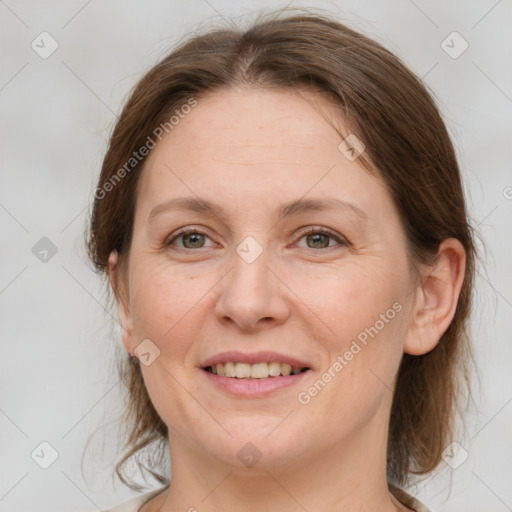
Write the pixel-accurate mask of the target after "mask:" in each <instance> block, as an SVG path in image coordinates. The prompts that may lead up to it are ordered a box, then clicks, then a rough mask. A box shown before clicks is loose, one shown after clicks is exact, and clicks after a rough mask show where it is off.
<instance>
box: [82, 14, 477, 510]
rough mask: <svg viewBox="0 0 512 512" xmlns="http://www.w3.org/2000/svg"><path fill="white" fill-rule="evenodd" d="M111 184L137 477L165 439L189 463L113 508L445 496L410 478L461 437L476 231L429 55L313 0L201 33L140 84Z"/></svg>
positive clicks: (113, 274) (406, 502) (115, 146)
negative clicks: (311, 10) (331, 15)
mask: <svg viewBox="0 0 512 512" xmlns="http://www.w3.org/2000/svg"><path fill="white" fill-rule="evenodd" d="M94 195H95V201H94V208H93V212H92V218H91V223H90V232H89V235H88V236H89V238H88V246H89V253H90V257H91V259H92V261H93V262H94V265H95V266H96V268H97V269H98V270H99V271H101V272H103V273H104V274H105V276H108V278H109V281H108V282H109V283H110V286H111V288H112V290H113V292H114V296H115V299H116V301H117V305H118V311H119V318H120V323H121V326H122V329H121V335H122V342H123V345H124V347H125V348H126V351H127V354H128V355H129V356H128V357H127V362H126V368H124V369H123V371H122V377H123V379H124V382H125V383H126V384H127V387H128V395H129V404H128V409H127V413H126V422H127V425H128V427H129V429H130V436H129V438H128V440H127V443H126V448H127V451H126V453H125V454H124V456H123V458H122V459H121V460H120V462H119V463H118V465H117V466H116V471H117V473H118V475H119V476H120V478H121V479H122V481H123V482H124V483H126V484H127V485H129V486H130V487H132V488H136V486H135V484H133V483H131V482H129V481H128V480H127V478H126V473H125V471H126V463H127V462H128V461H129V460H131V458H132V457H134V456H137V455H138V454H140V453H141V450H142V449H143V448H147V447H148V446H150V445H151V444H152V443H156V444H157V445H158V446H159V447H160V449H161V451H160V452H157V451H155V454H154V458H153V459H150V460H149V462H148V464H147V466H146V469H147V470H148V471H150V472H151V473H152V474H153V475H155V476H157V478H158V479H159V481H160V482H162V483H164V484H168V482H169V475H168V474H165V469H163V468H162V467H161V462H162V457H163V455H164V454H165V451H167V453H168V454H169V456H170V463H171V469H172V479H171V481H170V485H165V486H164V487H162V488H161V489H157V490H156V491H152V492H150V493H146V494H144V495H142V496H140V497H138V498H136V499H133V500H131V501H130V502H128V503H125V504H123V505H121V506H119V507H117V508H114V509H112V510H114V511H118V512H119V511H135V510H140V511H142V512H155V511H161V512H171V511H173V512H174V511H178V510H179V511H184V510H189V511H193V510H200V511H212V512H213V511H221V510H222V511H231V510H238V511H239V510H244V511H253V510H254V511H256V510H266V511H273V510H276V511H277V510H279V511H282V510H287V511H292V510H309V511H313V510H314V511H324V510H325V511H333V510H379V511H382V512H388V511H389V512H391V511H395V510H415V511H417V512H420V511H426V510H428V509H427V508H426V507H425V506H424V505H422V504H421V503H419V501H418V500H416V499H415V498H413V497H412V496H410V495H409V494H407V493H406V492H405V491H404V490H402V489H401V488H402V487H405V486H406V485H407V484H408V482H410V478H411V476H412V475H413V474H427V473H429V472H431V471H432V470H433V469H434V468H436V467H437V466H438V465H439V463H440V462H441V459H442V453H443V451H444V450H445V449H446V448H447V447H448V446H449V445H450V443H451V442H452V441H453V419H454V414H455V411H456V408H455V406H456V404H457V401H456V399H457V393H456V390H458V389H459V388H457V387H456V385H457V382H458V380H459V377H460V376H463V377H464V376H465V377H467V374H466V364H467V361H468V358H469V356H470V350H469V344H468V340H467V339H466V338H465V336H464V328H465V324H466V321H467V317H468V314H469V310H470V298H471V286H472V279H473V268H474V246H473V241H472V236H471V229H470V227H469V224H468V221H467V215H466V209H465V203H464V197H463V192H462V187H461V178H460V171H459V168H458V164H457V160H456V157H455V153H454V149H453V146H452V143H451V141H450V138H449V136H448V134H447V131H446V128H445V125H444V123H443V121H442V119H441V117H440V115H439V112H438V109H437V107H436V106H435V103H434V101H433V100H432V98H431V96H430V95H429V93H428V92H427V91H426V89H425V87H424V86H423V85H422V84H421V82H420V81H419V80H418V78H417V77H416V76H415V75H414V74H413V73H412V72H411V71H409V70H408V69H407V68H406V67H405V66H404V65H403V64H402V63H401V62H400V61H399V60H398V59H397V58H396V57H395V56H394V55H392V54H391V53H390V52H389V51H387V50H386V49H384V48H383V47H382V46H380V45H379V44H378V43H376V42H374V41H372V40H370V39H368V38H367V37H365V36H363V35H361V34H359V33H357V32H354V31H353V30H351V29H349V28H348V27H346V26H344V25H342V24H340V23H339V22H337V21H334V20H331V19H326V18H324V17H320V16H316V15H312V14H306V15H297V16H292V15H273V16H269V17H268V18H267V19H263V20H260V21H259V22H258V23H256V24H254V25H253V26H252V27H251V28H250V29H249V30H247V31H240V32H238V31H236V30H231V29H221V30H215V31H211V32H209V33H206V34H204V35H198V36H195V37H193V38H191V39H190V40H188V41H186V42H185V43H184V44H182V45H181V46H180V47H179V48H178V49H176V50H174V51H173V52H172V53H171V54H170V55H168V56H167V57H166V58H165V59H164V60H162V61H161V62H160V63H158V64H157V65H156V66H155V67H153V68H152V69H151V70H150V71H149V72H148V73H147V74H146V76H144V77H143V78H142V80H140V82H139V83H138V84H137V86H136V88H135V89H134V91H133V93H132V94H131V97H130V98H129V100H128V102H127V104H126V105H125V107H124V109H123V111H122V113H121V116H120V117H119V120H118V121H117V125H116V127H115V130H114V132H113V134H112V137H111V141H110V146H109V149H108V151H107V154H106V156H105V159H104V163H103V167H102V171H101V176H100V178H99V182H98V187H97V188H96V191H95V194H94ZM466 380H467V379H466ZM457 392H458V391H457Z"/></svg>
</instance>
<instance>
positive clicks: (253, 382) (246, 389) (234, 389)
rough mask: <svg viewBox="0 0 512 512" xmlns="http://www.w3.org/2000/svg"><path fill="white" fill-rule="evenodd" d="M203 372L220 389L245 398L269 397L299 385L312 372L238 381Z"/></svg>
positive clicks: (233, 378)
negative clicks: (278, 391) (281, 390)
mask: <svg viewBox="0 0 512 512" xmlns="http://www.w3.org/2000/svg"><path fill="white" fill-rule="evenodd" d="M201 371H202V372H203V373H204V374H205V375H206V377H207V378H208V379H210V382H212V384H214V385H215V386H217V387H218V388H220V389H222V390H223V391H226V392H227V393H229V394H231V395H234V396H239V397H244V398H259V397H265V396H268V395H270V394H272V393H274V392H276V391H277V390H279V389H283V388H286V387H288V386H292V385H293V384H297V383H298V382H300V381H301V380H302V379H304V378H305V377H306V375H308V374H309V373H310V372H311V370H306V371H305V372H301V373H297V374H295V375H286V376H285V375H282V376H280V377H267V378H266V379H237V378H235V377H222V376H221V375H216V374H214V373H210V372H208V371H206V370H204V369H201Z"/></svg>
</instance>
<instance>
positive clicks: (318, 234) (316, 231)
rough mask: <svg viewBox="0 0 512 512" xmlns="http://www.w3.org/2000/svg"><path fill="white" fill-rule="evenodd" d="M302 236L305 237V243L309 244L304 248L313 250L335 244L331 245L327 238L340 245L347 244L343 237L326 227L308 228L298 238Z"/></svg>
mask: <svg viewBox="0 0 512 512" xmlns="http://www.w3.org/2000/svg"><path fill="white" fill-rule="evenodd" d="M304 238H305V239H306V244H310V245H307V247H306V248H308V249H313V250H316V249H328V248H331V247H334V246H335V245H336V244H334V245H331V244H330V240H329V239H331V240H334V241H336V242H338V245H341V246H345V247H346V246H347V245H348V242H347V240H346V239H345V238H344V237H342V236H340V235H338V234H337V233H335V232H334V231H331V230H329V229H326V228H315V227H313V228H309V230H308V231H306V232H305V233H303V234H302V235H301V237H300V240H302V239H304Z"/></svg>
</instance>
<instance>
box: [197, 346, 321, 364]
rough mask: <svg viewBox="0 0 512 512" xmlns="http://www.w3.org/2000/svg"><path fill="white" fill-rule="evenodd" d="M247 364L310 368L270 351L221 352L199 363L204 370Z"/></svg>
mask: <svg viewBox="0 0 512 512" xmlns="http://www.w3.org/2000/svg"><path fill="white" fill-rule="evenodd" d="M230 361H232V362H234V363H248V364H256V363H271V362H272V361H276V362H278V363H288V364H289V365H290V366H295V367H298V368H311V365H310V364H309V363H306V362H304V361H301V360H300V359H297V358H296V357H291V356H288V355H285V354H279V353H278V352H270V351H262V352H251V353H249V352H239V351H237V350H230V351H228V352H221V353H219V354H216V355H214V356H212V357H210V358H208V359H206V360H205V361H203V362H202V363H201V365H200V366H201V368H206V367H207V366H213V365H216V364H217V363H223V364H224V363H228V362H230Z"/></svg>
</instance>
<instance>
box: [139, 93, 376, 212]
mask: <svg viewBox="0 0 512 512" xmlns="http://www.w3.org/2000/svg"><path fill="white" fill-rule="evenodd" d="M331 121H332V122H334V123H335V126H337V125H339V126H341V127H343V125H342V124H341V120H340V115H339V111H338V110H337V109H336V107H335V106H333V105H332V103H330V102H329V101H328V100H327V99H326V98H325V96H324V95H322V94H318V93H316V92H314V91H308V90H304V91H292V90H269V89H248V90H221V91H217V92H214V93H210V94H209V95H207V96H204V97H200V98H197V105H196V106H195V107H193V108H192V109H191V110H190V112H189V113H188V114H186V115H184V116H183V117H182V118H181V119H180V121H179V122H178V123H177V124H176V125H175V126H174V127H173V129H172V130H171V131H170V133H169V134H168V135H167V136H165V137H164V139H163V140H162V141H161V142H160V143H158V144H157V146H156V148H155V149H153V150H152V151H151V153H150V154H149V156H148V157H147V159H146V162H145V168H144V172H143V173H142V176H141V179H140V183H139V193H138V194H139V197H140V196H142V197H141V203H142V204H141V206H143V205H144V203H153V204H154V203H157V202H161V201H165V200H168V199H169V198H172V197H178V196H183V195H187V196H190V195H198V196H201V197H207V198H210V199H212V200H215V199H217V197H216V196H221V197H220V199H219V200H221V201H222V200H229V201H230V202H233V203H236V202H238V203H239V204H240V205H242V204H243V202H244V201H245V200H246V199H249V198H252V199H253V200H254V201H255V202H257V201H259V200H262V201H264V202H268V201H274V199H275V201H277V200H283V201H284V200H286V199H287V198H288V199H289V200H294V199H297V198H298V197H302V196H304V195H306V194H308V193H309V192H308V191H312V192H314V194H313V195H318V194H324V193H327V192H329V193H330V195H332V192H333V191H334V192H339V193H342V194H343V195H344V196H345V197H351V196H353V195H355V194H357V193H361V192H362V193H363V195H367V196H368V195H369V194H371V193H375V192H376V189H378V188H379V187H381V184H380V183H379V181H378V180H376V178H375V177H374V176H372V175H370V174H369V173H368V172H367V171H366V170H365V169H364V168H363V167H362V165H360V164H359V163H358V162H357V160H356V161H350V160H348V159H347V158H346V157H345V156H344V155H343V154H342V152H340V150H339V148H338V146H339V144H340V142H341V140H342V139H341V137H340V135H339V133H337V131H336V130H335V128H334V127H333V126H332V124H330V122H331ZM313 189H314V190H313ZM357 190H359V192H357ZM284 196H287V197H284ZM374 200H376V198H375V197H374ZM217 202H218V201H217ZM146 206H147V207H149V204H148V205H146ZM146 206H144V208H146Z"/></svg>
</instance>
